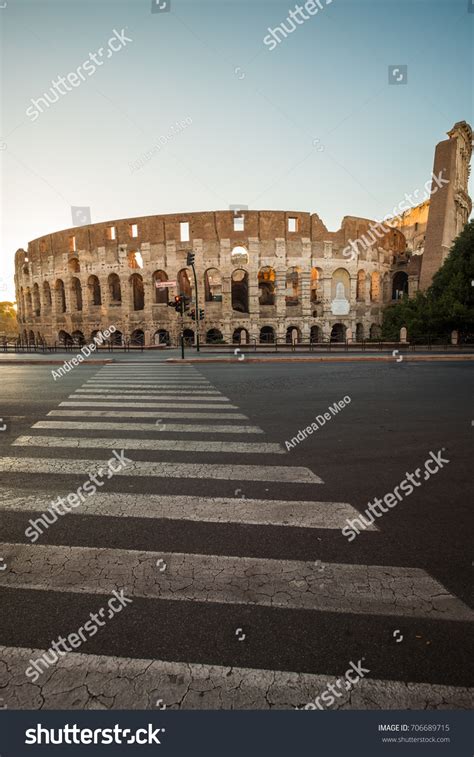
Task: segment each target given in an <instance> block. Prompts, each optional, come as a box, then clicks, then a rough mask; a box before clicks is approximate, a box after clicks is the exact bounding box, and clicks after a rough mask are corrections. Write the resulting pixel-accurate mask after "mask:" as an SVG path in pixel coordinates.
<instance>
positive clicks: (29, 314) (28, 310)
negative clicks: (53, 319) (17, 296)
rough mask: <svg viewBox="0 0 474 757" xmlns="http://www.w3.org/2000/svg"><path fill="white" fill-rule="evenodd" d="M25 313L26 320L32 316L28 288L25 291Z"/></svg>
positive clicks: (31, 303) (31, 300)
mask: <svg viewBox="0 0 474 757" xmlns="http://www.w3.org/2000/svg"><path fill="white" fill-rule="evenodd" d="M25 312H26V316H27V318H31V317H32V315H33V299H32V297H31V290H30V287H27V288H26V291H25Z"/></svg>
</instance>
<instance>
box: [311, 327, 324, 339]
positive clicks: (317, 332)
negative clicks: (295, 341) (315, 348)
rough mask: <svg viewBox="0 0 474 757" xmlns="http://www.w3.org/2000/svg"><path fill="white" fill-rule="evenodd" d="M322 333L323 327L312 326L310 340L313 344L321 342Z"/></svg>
mask: <svg viewBox="0 0 474 757" xmlns="http://www.w3.org/2000/svg"><path fill="white" fill-rule="evenodd" d="M321 338H322V333H321V327H320V326H316V325H314V326H311V330H310V332H309V339H310V341H311V342H321Z"/></svg>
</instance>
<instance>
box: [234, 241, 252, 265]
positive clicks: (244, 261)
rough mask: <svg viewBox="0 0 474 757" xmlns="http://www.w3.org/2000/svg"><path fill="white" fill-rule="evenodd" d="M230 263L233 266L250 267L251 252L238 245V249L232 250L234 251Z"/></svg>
mask: <svg viewBox="0 0 474 757" xmlns="http://www.w3.org/2000/svg"><path fill="white" fill-rule="evenodd" d="M230 262H231V264H232V265H238V266H241V265H248V262H249V252H248V250H247V248H246V247H242V245H237V246H236V247H233V248H232V251H231V253H230Z"/></svg>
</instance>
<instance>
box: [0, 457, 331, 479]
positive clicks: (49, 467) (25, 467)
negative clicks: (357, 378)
mask: <svg viewBox="0 0 474 757" xmlns="http://www.w3.org/2000/svg"><path fill="white" fill-rule="evenodd" d="M127 460H128V458H127ZM115 467H116V466H115ZM94 471H95V472H97V473H99V475H100V471H107V460H90V459H73V460H70V459H68V458H57V457H55V458H50V457H45V458H40V457H31V458H28V457H2V458H0V472H1V473H40V472H42V473H56V474H58V473H60V474H63V475H64V474H74V475H81V476H84V477H86V476H87V474H88V472H94ZM113 475H114V476H154V477H156V478H205V479H223V480H225V481H278V482H280V483H293V484H294V483H301V484H322V483H323V482H322V480H321V479H320V478H319V476H316V474H315V473H313V472H312V471H310V470H309V468H298V467H292V468H289V467H286V466H278V465H219V464H217V463H206V464H204V463H149V462H143V461H141V460H132V461H130V462H127V465H126V467H124V468H121V469H120V470H118V471H117V472H115V473H114V474H113ZM107 477H108V478H110V477H111V476H107Z"/></svg>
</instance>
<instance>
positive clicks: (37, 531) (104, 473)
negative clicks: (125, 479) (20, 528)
mask: <svg viewBox="0 0 474 757" xmlns="http://www.w3.org/2000/svg"><path fill="white" fill-rule="evenodd" d="M115 460H118V463H119V464H118V466H115V465H114V463H115ZM131 462H133V461H132V460H130V459H129V458H128V457H125V450H123V449H122V450H120V453H118V452H117V451H116V450H112V457H111V458H110V459H109V460H108V461H107V467H106V468H105V469H104V468H102V467H100V468H99V469H98V470H97V472H95V473H89V476H88V478H87V480H86V482H85V483H84V484H81V486H78V488H77V489H76V491H75V492H71V493H70V494H67V495H66V496H65V497H61V496H60V497H58V498H57V499H56V500H54V501H53V502H51V505H50V507H48V509H47V510H46V512H44V513H42V514H41V516H40V517H39V518H36V519H35V520H33V519H32V518H30V520H29V521H28V523H29V524H30V525H29V526H28V527H27V528H26V529H25V536H27V537H28V539H30V541H31V543H32V544H34V543H35V542H37V541H38V539H39V537H40V536H41V534H43V533H44V532H45V531H46V530H47V529H48V528H49V527H50V526H52V525H53V523H56V521H57V520H58V516H60V515H67V514H68V513H70V512H71V511H72V509H73V508H75V507H80V505H82V503H83V502H85V501H86V497H93V496H94V494H95V493H96V492H97V488H98V487H99V486H103V485H104V481H101V480H100V479H101V478H104V477H105V478H107V479H109V478H112V476H114V475H115V474H116V473H118V472H119V471H121V470H122V469H123V468H126V467H127V465H128V463H131ZM66 502H67V504H66ZM61 508H64V510H61ZM48 516H49V517H48ZM39 524H40V525H39Z"/></svg>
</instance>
